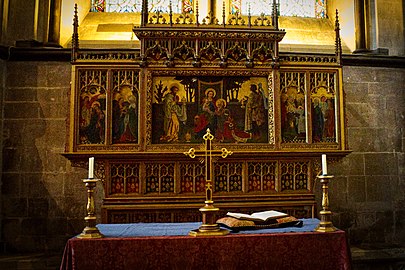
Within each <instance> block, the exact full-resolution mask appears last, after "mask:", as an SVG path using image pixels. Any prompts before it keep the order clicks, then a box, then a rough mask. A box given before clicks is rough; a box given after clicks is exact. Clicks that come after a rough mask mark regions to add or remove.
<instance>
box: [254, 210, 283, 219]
mask: <svg viewBox="0 0 405 270" xmlns="http://www.w3.org/2000/svg"><path fill="white" fill-rule="evenodd" d="M286 216H288V214H286V213H282V212H278V211H274V210H270V211H263V212H257V213H253V214H252V215H251V217H252V218H256V219H261V220H263V221H265V220H268V219H270V218H274V219H275V218H281V217H286Z"/></svg>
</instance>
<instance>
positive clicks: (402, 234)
mask: <svg viewBox="0 0 405 270" xmlns="http://www.w3.org/2000/svg"><path fill="white" fill-rule="evenodd" d="M70 72H71V66H70V64H69V63H68V62H18V61H14V62H13V61H8V62H6V64H5V68H4V73H3V74H4V78H5V79H4V84H5V87H4V94H3V100H2V102H3V110H4V114H3V115H4V119H3V122H4V134H8V135H7V136H6V137H5V139H4V142H3V173H2V193H1V197H0V198H1V199H2V202H1V203H2V206H3V208H2V211H1V212H2V215H3V218H2V240H3V241H5V242H7V249H8V251H19V252H24V251H27V252H28V251H35V252H38V251H57V252H62V251H63V247H64V245H65V243H66V240H67V239H68V238H70V237H71V236H73V235H76V234H78V233H80V232H81V231H82V230H83V228H84V221H83V218H84V216H85V215H86V210H85V203H86V192H85V187H84V184H83V183H82V182H81V179H83V178H85V177H86V170H83V169H78V168H72V167H71V165H70V163H69V161H67V159H65V158H64V157H63V156H62V155H61V153H63V151H64V146H65V140H66V117H67V114H68V107H69V104H68V93H69V91H70V76H71V73H70ZM404 78H405V70H404V69H394V68H371V67H345V68H344V83H345V84H344V88H345V90H346V94H347V96H346V111H347V118H348V136H349V137H348V141H349V144H350V148H351V150H353V152H352V153H351V154H350V155H349V156H347V157H346V158H344V159H343V160H342V161H341V162H340V163H338V164H331V165H330V173H332V174H334V175H335V176H336V177H335V178H334V180H333V181H332V183H331V190H330V192H331V194H330V201H331V209H332V211H334V224H335V225H336V226H337V227H339V228H342V229H345V230H347V231H348V232H349V236H350V241H351V243H354V244H364V243H373V242H376V241H377V242H379V243H384V244H395V243H401V242H402V243H403V242H405V224H404V220H405V210H404V209H405V207H404V206H405V195H404V192H403V190H404V187H405V181H404V140H405V139H404V123H405V121H404V116H405V113H404V104H405V103H404V101H405V81H404ZM316 188H317V190H320V186H319V185H318V186H316ZM96 192H97V194H98V196H97V197H98V198H97V199H96V202H97V203H98V208H99V204H100V202H101V200H100V197H101V195H100V194H102V190H100V188H98V189H97V190H96ZM317 197H318V201H320V199H321V194H320V192H319V194H318V196H317ZM98 213H100V212H99V209H98Z"/></svg>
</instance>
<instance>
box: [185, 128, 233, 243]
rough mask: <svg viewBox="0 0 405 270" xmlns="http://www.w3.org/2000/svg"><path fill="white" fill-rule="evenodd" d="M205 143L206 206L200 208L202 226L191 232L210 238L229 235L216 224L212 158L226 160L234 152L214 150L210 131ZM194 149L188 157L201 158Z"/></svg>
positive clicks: (194, 234)
mask: <svg viewBox="0 0 405 270" xmlns="http://www.w3.org/2000/svg"><path fill="white" fill-rule="evenodd" d="M203 139H204V141H205V143H204V144H205V149H204V153H203V156H204V159H205V176H206V180H205V205H204V207H202V208H200V212H201V214H202V217H203V218H202V225H201V226H200V227H199V228H198V229H196V230H192V231H190V232H189V235H191V236H210V235H226V234H228V233H229V231H228V230H224V229H221V228H220V227H219V225H218V224H216V223H215V213H216V212H218V210H219V208H217V207H215V206H214V201H213V199H212V193H213V187H212V168H213V166H212V157H213V156H220V157H222V158H226V157H227V156H229V155H232V154H233V152H232V151H228V150H227V149H226V148H222V149H221V150H220V151H217V150H212V147H211V144H212V140H213V139H214V135H212V134H211V131H210V129H207V133H206V134H205V135H204V136H203ZM196 152H197V151H196V150H195V149H194V148H190V150H188V151H187V152H184V154H185V155H186V156H189V157H191V158H195V157H197V156H199V155H198V154H196Z"/></svg>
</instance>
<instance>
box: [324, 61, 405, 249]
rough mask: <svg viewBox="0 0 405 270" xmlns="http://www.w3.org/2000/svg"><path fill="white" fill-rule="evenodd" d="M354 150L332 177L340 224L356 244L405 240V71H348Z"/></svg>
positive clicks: (348, 110)
mask: <svg viewBox="0 0 405 270" xmlns="http://www.w3.org/2000/svg"><path fill="white" fill-rule="evenodd" d="M343 76H344V89H345V92H346V115H347V121H348V141H349V148H350V150H352V151H353V152H352V153H351V154H350V155H349V156H347V157H346V158H345V159H344V160H342V162H341V163H340V164H336V166H333V169H332V170H331V173H333V174H335V175H336V179H335V180H334V181H333V182H334V183H332V185H331V197H330V201H331V208H332V210H333V211H334V212H335V214H336V215H335V223H336V224H337V225H338V226H339V227H340V228H342V229H345V230H347V231H348V232H349V237H350V240H351V243H352V244H367V243H373V244H377V243H380V244H386V243H391V244H395V243H404V242H405V210H404V206H405V193H404V190H405V179H404V165H405V164H404V147H405V145H404V142H405V135H404V128H405V119H404V118H405V106H404V104H405V70H404V69H391V68H372V67H345V68H344V70H343Z"/></svg>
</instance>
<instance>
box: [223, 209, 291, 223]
mask: <svg viewBox="0 0 405 270" xmlns="http://www.w3.org/2000/svg"><path fill="white" fill-rule="evenodd" d="M226 215H227V216H228V217H234V218H237V219H244V220H251V221H255V222H259V223H271V221H272V220H274V221H275V220H276V219H278V218H282V217H288V216H289V215H288V214H286V213H282V212H278V211H274V210H270V211H263V212H256V213H253V214H251V215H248V214H242V213H232V212H228V213H227V214H226Z"/></svg>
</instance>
